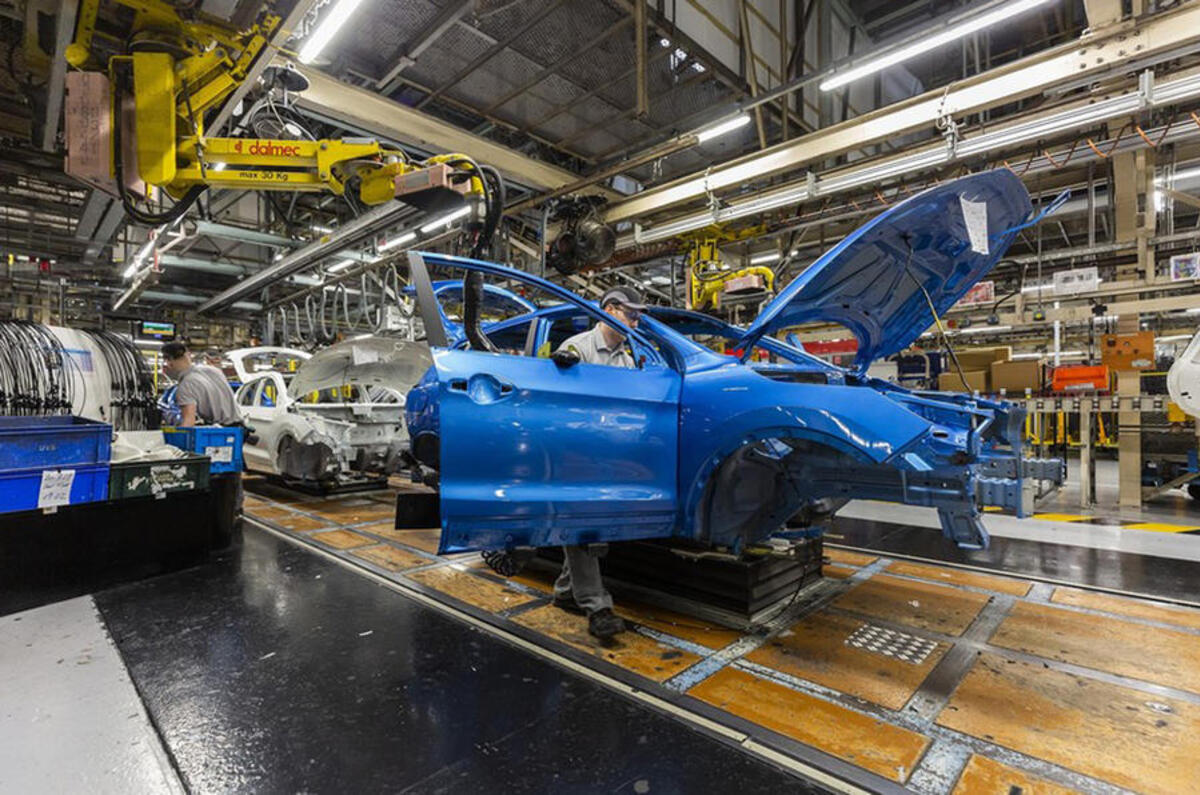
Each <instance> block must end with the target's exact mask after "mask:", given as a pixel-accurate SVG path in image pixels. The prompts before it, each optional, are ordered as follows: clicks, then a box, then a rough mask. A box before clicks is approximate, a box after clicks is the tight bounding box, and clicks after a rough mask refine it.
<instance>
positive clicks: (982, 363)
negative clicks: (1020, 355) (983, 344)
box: [955, 345, 1012, 371]
mask: <svg viewBox="0 0 1200 795" xmlns="http://www.w3.org/2000/svg"><path fill="white" fill-rule="evenodd" d="M955 353H957V354H958V362H959V364H961V365H962V369H963V370H984V371H987V370H989V369H990V368H991V366H992V362H1007V361H1008V360H1009V359H1011V358H1012V348H1011V347H1009V346H1007V345H1001V346H999V347H996V348H965V349H963V350H958V349H957V348H956V349H955Z"/></svg>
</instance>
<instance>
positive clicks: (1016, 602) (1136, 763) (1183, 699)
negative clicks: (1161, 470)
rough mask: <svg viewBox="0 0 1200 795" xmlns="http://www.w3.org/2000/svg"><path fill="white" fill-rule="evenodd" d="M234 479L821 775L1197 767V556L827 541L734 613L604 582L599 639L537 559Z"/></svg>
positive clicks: (1034, 785)
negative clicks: (616, 621) (895, 548)
mask: <svg viewBox="0 0 1200 795" xmlns="http://www.w3.org/2000/svg"><path fill="white" fill-rule="evenodd" d="M252 490H254V491H257V492H258V493H257V494H252V495H248V496H247V513H248V516H249V517H251V520H252V523H254V524H256V525H258V526H259V527H260V528H262V529H264V530H266V531H267V532H269V533H272V534H275V535H277V536H279V537H281V538H283V539H286V540H288V541H292V542H295V543H297V544H301V545H304V546H306V547H308V548H310V549H311V550H313V551H316V552H317V553H318V554H319V555H320V556H322V557H326V558H328V559H331V560H335V561H336V562H338V563H341V564H345V565H346V566H349V567H351V568H352V569H353V570H354V571H356V572H358V573H359V574H360V575H362V576H363V577H364V578H367V579H370V580H372V581H374V582H376V583H379V584H381V585H384V586H386V587H389V588H392V589H394V590H396V591H398V592H400V593H401V594H404V595H407V596H409V597H410V598H412V599H416V600H418V601H420V602H421V603H423V604H425V605H428V606H430V607H432V608H434V609H435V610H437V611H439V612H441V613H443V614H445V615H448V616H450V617H452V618H454V619H457V620H459V621H463V622H467V623H468V624H470V625H471V626H472V627H474V628H476V629H478V630H479V631H481V632H483V633H485V634H488V635H491V636H495V637H498V638H499V639H501V640H502V641H505V642H507V643H508V644H511V645H514V646H516V647H517V648H518V649H520V650H521V651H522V652H524V653H526V654H527V655H530V656H533V657H538V658H541V659H542V660H544V661H550V662H552V663H556V664H557V665H558V666H559V667H566V668H567V669H568V670H571V671H574V672H577V673H580V674H582V675H583V676H585V677H586V678H588V679H591V680H592V681H594V682H598V683H600V684H601V685H602V686H604V687H606V688H607V689H609V690H614V691H617V692H619V693H622V694H624V695H625V696H626V697H628V698H631V699H632V700H633V701H635V702H640V703H641V704H643V705H645V706H648V707H650V708H651V710H652V711H656V712H659V713H662V714H666V715H669V716H671V717H672V718H674V719H675V720H678V721H681V722H682V723H684V724H686V725H687V726H689V727H690V728H692V729H694V730H695V731H697V732H699V733H700V734H702V735H706V736H708V737H710V738H713V739H716V740H718V741H719V742H720V743H722V744H724V745H732V746H735V747H736V748H737V750H738V751H739V752H740V753H741V754H742V755H743V756H744V757H746V758H747V759H748V760H757V761H758V762H761V763H764V764H766V765H768V766H771V767H774V768H783V769H785V770H788V771H791V772H792V773H794V774H796V775H798V776H800V777H801V778H803V779H805V780H807V781H808V782H812V783H815V784H816V785H817V786H819V787H821V788H832V789H846V788H851V789H853V788H866V789H871V790H876V791H898V790H899V789H900V788H902V787H903V788H908V789H912V790H916V791H919V792H928V793H943V792H1005V793H1007V792H1015V791H1021V792H1034V791H1036V792H1067V791H1080V792H1100V793H1103V792H1120V791H1129V790H1132V791H1137V792H1146V793H1160V792H1161V793H1176V792H1185V791H1194V790H1195V788H1196V786H1197V782H1200V604H1194V603H1189V601H1188V600H1187V599H1186V598H1185V596H1186V594H1183V595H1181V594H1180V593H1177V592H1176V591H1177V590H1179V589H1176V588H1173V587H1170V586H1171V583H1182V582H1184V581H1185V580H1190V582H1193V583H1194V582H1195V581H1196V579H1195V578H1194V576H1193V577H1188V576H1187V574H1189V573H1192V574H1194V573H1200V564H1194V563H1181V562H1179V561H1166V560H1163V559H1160V558H1151V557H1146V556H1139V555H1131V554H1127V553H1112V554H1103V553H1097V552H1096V551H1095V550H1082V549H1079V548H1066V547H1055V546H1053V545H1046V544H1032V543H1031V542H1025V543H1024V544H1022V543H1021V542H1017V541H1013V540H1009V539H998V546H999V548H1000V554H1001V559H1000V565H1002V564H1003V562H1004V561H1003V557H1004V556H1008V558H1009V563H1010V565H1011V564H1012V562H1013V561H1022V563H1021V565H1022V566H1023V567H1024V570H1025V571H1027V572H1028V576H1027V577H1017V576H1004V575H1000V574H997V573H995V572H988V571H985V570H984V568H985V567H986V565H987V564H986V563H981V564H980V565H974V564H972V565H959V564H948V563H945V562H941V561H931V560H923V561H922V560H913V559H907V558H905V557H902V556H900V555H899V554H896V553H892V552H878V551H873V550H869V549H864V548H860V549H857V550H851V549H848V548H845V547H842V548H838V547H829V546H827V548H826V556H827V558H828V559H829V561H830V562H829V564H828V565H826V566H825V568H824V574H825V577H824V578H823V579H822V581H820V582H819V583H818V584H817V585H815V586H808V587H805V588H803V589H802V590H800V591H798V592H797V594H796V597H795V598H794V599H793V600H792V601H791V602H790V603H789V604H788V605H787V606H786V608H785V609H784V610H783V611H782V612H780V613H779V614H778V615H776V616H775V617H773V618H771V619H770V620H769V621H767V622H766V623H765V624H762V625H760V626H758V627H756V628H754V629H753V630H751V631H739V630H734V629H729V628H727V627H724V626H721V625H718V624H716V623H714V622H711V621H708V620H704V619H698V618H696V617H694V616H689V615H684V614H681V613H678V612H673V611H672V610H669V609H665V608H663V607H662V606H659V605H653V604H649V603H641V602H635V601H630V600H628V599H623V598H621V596H620V594H618V598H617V612H618V613H619V614H621V615H622V616H624V618H625V619H626V620H627V621H628V622H629V623H630V624H631V625H632V626H631V629H632V631H630V632H627V633H625V634H624V635H622V636H620V637H619V639H618V641H617V642H616V643H614V644H613V645H611V646H608V647H605V646H601V645H599V644H598V643H596V642H595V641H594V640H593V639H592V638H591V637H590V636H589V635H588V634H587V631H586V621H585V620H584V619H583V618H580V617H577V616H574V615H570V614H568V613H565V612H564V611H561V610H559V609H556V608H554V607H553V606H551V605H550V604H549V597H550V594H551V581H552V576H553V575H552V573H550V572H547V571H546V570H544V569H536V568H533V569H529V570H527V571H525V572H523V573H522V574H520V575H518V576H515V577H512V578H508V579H505V578H503V577H500V576H499V575H497V574H495V573H494V572H492V571H491V570H490V569H488V568H487V567H486V566H485V565H484V564H483V563H482V561H481V560H480V559H479V557H478V555H474V554H465V555H457V556H450V557H439V556H437V555H436V549H437V542H438V532H439V531H438V530H436V529H420V530H396V529H394V527H393V508H392V505H393V501H394V495H393V493H392V492H390V491H384V492H378V493H364V494H358V495H347V496H344V497H336V498H326V499H321V498H316V497H311V496H304V495H296V494H292V493H288V492H286V491H284V490H281V489H276V488H272V487H270V486H259V487H252ZM901 531H907V532H912V533H915V534H916V536H915V537H919V536H920V534H921V533H926V534H928V533H929V531H920V530H916V529H915V528H903V527H900V526H891V527H887V526H884V525H881V524H879V523H870V522H864V521H863V520H861V519H860V520H848V521H847V522H845V523H844V526H839V525H838V524H836V523H835V527H834V532H833V534H832V536H833V537H831V538H830V541H835V540H837V537H838V536H839V535H840V537H841V539H842V543H850V542H851V540H855V539H856V540H855V541H854V543H861V544H863V545H866V546H869V545H872V544H874V545H876V546H883V547H886V546H887V539H889V538H893V539H894V537H895V535H896V533H898V532H901ZM931 537H932V538H935V539H936V535H932V536H931ZM930 543H931V544H933V545H934V546H936V545H937V542H936V541H931V542H930ZM1039 549H1040V550H1041V552H1040V557H1041V558H1042V560H1041V564H1040V566H1039V565H1035V564H1034V563H1033V562H1032V559H1033V558H1037V557H1039V553H1038V552H1037V551H1036V550H1039ZM1076 557H1085V558H1088V559H1089V560H1090V566H1089V567H1087V568H1086V569H1085V570H1082V572H1083V574H1082V576H1080V577H1077V578H1075V579H1074V581H1073V582H1072V581H1071V580H1072V578H1071V577H1070V576H1069V573H1067V572H1062V571H1058V568H1057V567H1058V565H1059V564H1058V561H1060V560H1062V559H1075V558H1076ZM968 563H969V561H968ZM1070 568H1071V569H1072V570H1074V569H1079V567H1077V566H1072V567H1070ZM1157 568H1162V569H1163V572H1164V574H1165V575H1166V576H1165V582H1166V583H1167V584H1168V586H1169V587H1168V588H1167V596H1166V597H1163V596H1162V594H1161V592H1159V595H1158V596H1157V598H1139V597H1137V596H1134V595H1130V594H1128V593H1116V592H1114V590H1113V589H1112V588H1108V589H1105V588H1097V587H1095V586H1094V583H1095V582H1098V581H1103V582H1113V581H1114V578H1115V581H1117V582H1119V583H1120V584H1122V585H1124V586H1126V587H1124V588H1123V589H1122V590H1125V591H1141V592H1142V593H1143V594H1144V593H1145V592H1147V591H1153V590H1155V588H1154V583H1155V581H1156V577H1155V571H1156V569H1157ZM1184 568H1186V569H1188V570H1189V571H1188V572H1184V571H1183V569H1184ZM1048 569H1049V570H1053V571H1055V572H1056V573H1057V576H1055V577H1048V576H1047V575H1046V571H1047V570H1048ZM1111 569H1116V570H1117V571H1116V573H1114V572H1113V571H1110V570H1111ZM1052 580H1057V581H1052ZM1139 586H1145V587H1139ZM381 664H383V665H386V664H387V661H386V660H381ZM465 684H466V683H464V685H465ZM479 695H480V694H479V693H473V694H472V697H473V698H476V697H479ZM496 697H497V698H499V699H500V700H501V701H503V698H502V697H501V696H500V694H496ZM483 708H485V709H488V710H491V709H504V708H505V707H504V706H503V704H500V703H495V704H490V705H488V706H486V707H483ZM686 734H689V735H690V733H686ZM575 741H576V740H572V741H571V742H575ZM1014 788H1015V789H1014Z"/></svg>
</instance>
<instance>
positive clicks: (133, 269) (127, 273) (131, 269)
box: [121, 259, 142, 279]
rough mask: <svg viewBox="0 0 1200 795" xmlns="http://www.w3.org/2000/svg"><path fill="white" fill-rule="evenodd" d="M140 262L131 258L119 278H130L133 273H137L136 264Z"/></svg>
mask: <svg viewBox="0 0 1200 795" xmlns="http://www.w3.org/2000/svg"><path fill="white" fill-rule="evenodd" d="M141 264H142V263H140V262H138V261H137V260H136V259H135V260H133V261H132V262H130V263H129V267H128V268H126V269H125V272H124V273H122V274H121V278H122V279H132V278H133V274H135V273H137V270H138V266H139V265H141Z"/></svg>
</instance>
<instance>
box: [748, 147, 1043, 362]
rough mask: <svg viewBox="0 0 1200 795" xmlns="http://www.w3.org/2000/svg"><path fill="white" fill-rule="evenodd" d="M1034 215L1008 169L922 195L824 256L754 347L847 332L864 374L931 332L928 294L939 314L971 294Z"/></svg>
mask: <svg viewBox="0 0 1200 795" xmlns="http://www.w3.org/2000/svg"><path fill="white" fill-rule="evenodd" d="M981 205H982V207H983V212H982V214H981V216H980V218H981V220H980V221H977V222H975V223H974V224H973V225H974V226H976V227H977V228H976V229H974V230H972V229H969V228H968V225H969V221H968V218H974V217H975V216H974V215H973V210H972V209H970V208H978V207H980V206H981ZM1032 209H1033V207H1032V204H1031V203H1030V201H1029V193H1028V192H1027V191H1026V190H1025V186H1024V185H1023V184H1021V180H1020V178H1018V177H1017V176H1016V174H1014V173H1012V172H1011V171H1009V170H1008V169H997V170H995V171H986V172H983V173H979V174H971V175H969V176H966V177H961V178H959V179H956V180H953V181H951V182H945V183H942V184H941V185H939V186H937V187H935V188H932V189H930V190H927V191H924V192H922V193H919V194H917V195H916V196H913V197H911V198H909V199H906V200H905V201H903V202H901V203H899V204H897V205H895V206H894V207H892V208H890V209H889V210H887V211H886V212H884V213H882V214H880V215H878V216H876V217H875V218H873V219H872V220H871V221H869V222H867V223H866V224H864V225H862V226H861V227H859V228H858V229H856V230H855V231H854V232H853V233H851V234H850V235H848V236H847V237H846V238H845V239H843V240H842V241H841V242H840V243H838V244H837V245H836V246H834V247H833V248H831V249H830V250H829V251H827V252H826V253H825V254H824V255H822V256H821V257H820V259H818V260H817V261H816V262H814V263H813V264H812V265H811V266H810V267H809V268H808V269H806V270H805V271H804V272H803V273H802V274H800V275H799V276H797V277H796V278H795V279H794V280H793V281H792V282H791V283H790V284H788V285H787V287H785V288H784V289H783V290H781V291H780V292H779V294H778V295H777V296H775V298H774V299H772V300H771V302H770V303H769V304H767V306H765V307H764V308H763V310H762V312H761V313H759V316H758V317H757V318H756V319H755V321H754V322H753V323H752V324H751V325H750V327H749V328H748V329H747V331H746V338H747V340H748V341H752V340H755V339H758V338H759V337H762V336H763V335H765V334H769V333H772V331H778V330H782V329H784V328H787V327H789V326H795V325H798V324H800V323H806V322H810V321H814V320H820V321H824V322H831V323H840V324H841V325H843V326H845V327H846V328H848V329H849V330H850V331H851V332H853V334H854V336H855V337H857V338H858V353H857V355H856V358H855V365H856V367H857V368H858V370H859V371H865V370H866V368H867V365H869V364H870V363H871V362H872V361H874V360H876V359H879V358H882V357H884V356H889V355H891V354H893V353H897V352H899V351H901V350H903V349H904V348H906V347H908V346H909V345H910V344H911V343H912V342H913V341H914V340H916V339H917V337H919V336H920V335H921V333H922V332H923V331H925V329H927V328H929V326H930V325H931V324H932V321H933V318H932V317H931V316H930V313H929V302H928V301H927V300H926V293H927V294H928V296H929V298H930V299H931V300H932V302H933V305H934V307H935V308H936V310H937V312H938V314H939V315H940V314H942V313H943V312H945V311H946V310H948V309H949V308H950V307H952V306H954V304H955V303H956V302H957V301H958V300H959V299H960V298H962V297H963V296H964V295H966V294H967V291H968V290H970V289H971V287H972V286H973V285H974V284H975V283H976V282H977V281H979V280H980V279H981V278H982V277H983V276H984V275H985V274H986V273H987V272H988V271H990V270H991V269H992V266H993V265H995V264H996V262H997V261H998V260H999V259H1000V258H1001V257H1002V256H1003V255H1004V252H1005V251H1007V250H1008V246H1009V244H1010V243H1011V242H1012V239H1013V237H1014V236H1015V235H1016V228H1017V227H1018V226H1020V225H1021V223H1022V222H1024V221H1025V220H1026V218H1028V216H1029V215H1030V212H1031V211H1032ZM980 225H981V226H982V229H980V228H978V227H979V226H980ZM922 288H923V290H924V292H923V291H922Z"/></svg>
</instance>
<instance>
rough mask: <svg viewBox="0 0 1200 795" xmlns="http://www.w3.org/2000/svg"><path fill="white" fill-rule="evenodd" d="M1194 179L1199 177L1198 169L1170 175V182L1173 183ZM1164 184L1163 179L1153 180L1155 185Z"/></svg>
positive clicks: (1164, 180)
mask: <svg viewBox="0 0 1200 795" xmlns="http://www.w3.org/2000/svg"><path fill="white" fill-rule="evenodd" d="M1194 177H1200V168H1189V169H1187V170H1186V171H1176V172H1175V173H1174V174H1172V175H1171V182H1172V183H1175V182H1179V181H1180V180H1184V179H1193V178H1194ZM1165 182H1166V178H1165V177H1159V178H1157V179H1155V180H1154V184H1155V185H1162V184H1163V183H1165Z"/></svg>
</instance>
